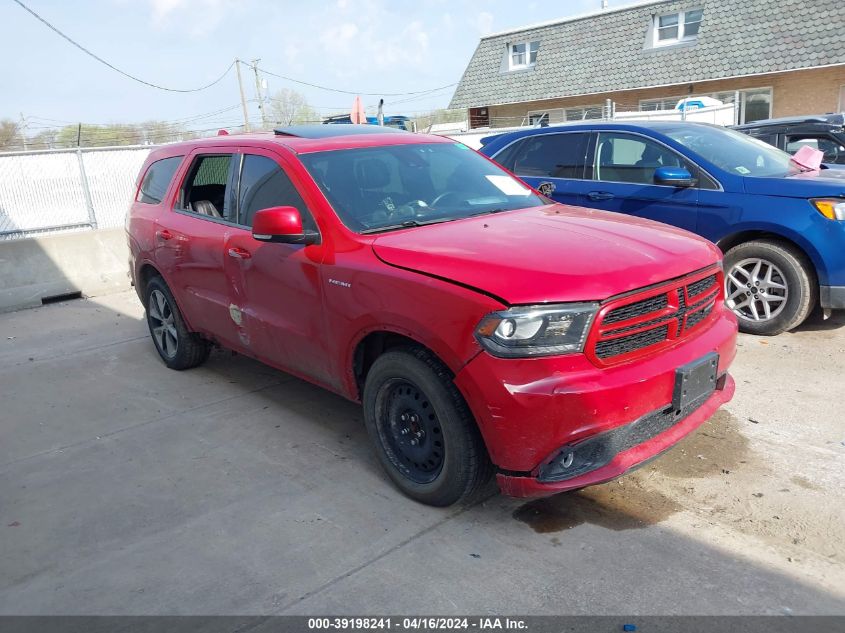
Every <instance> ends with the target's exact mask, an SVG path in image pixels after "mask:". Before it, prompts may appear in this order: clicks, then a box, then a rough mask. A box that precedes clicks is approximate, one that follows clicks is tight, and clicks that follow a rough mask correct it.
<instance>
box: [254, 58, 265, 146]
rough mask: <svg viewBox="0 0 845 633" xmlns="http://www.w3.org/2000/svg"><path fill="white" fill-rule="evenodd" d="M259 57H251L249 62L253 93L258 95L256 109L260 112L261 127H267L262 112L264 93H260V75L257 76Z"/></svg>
mask: <svg viewBox="0 0 845 633" xmlns="http://www.w3.org/2000/svg"><path fill="white" fill-rule="evenodd" d="M260 61H261V60H260V59H253V60H252V62H251V64H250V65H251V66H252V72H254V73H255V93H256V95H257V96H258V111H259V112H260V113H261V127H262V128H263V129H265V130H266V129H267V116H266V114H265V112H264V95H262V94H261V77H259V76H258V62H260Z"/></svg>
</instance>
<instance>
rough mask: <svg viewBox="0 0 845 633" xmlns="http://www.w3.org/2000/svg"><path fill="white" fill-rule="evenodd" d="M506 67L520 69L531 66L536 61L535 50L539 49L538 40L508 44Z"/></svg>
mask: <svg viewBox="0 0 845 633" xmlns="http://www.w3.org/2000/svg"><path fill="white" fill-rule="evenodd" d="M508 50H509V52H510V54H509V56H508V68H509V69H510V70H520V69H523V68H531V67H532V66H534V65H535V64H536V63H537V51H538V50H540V42H520V43H518V44H509V45H508Z"/></svg>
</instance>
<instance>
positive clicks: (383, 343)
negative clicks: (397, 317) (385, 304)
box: [350, 328, 454, 400]
mask: <svg viewBox="0 0 845 633" xmlns="http://www.w3.org/2000/svg"><path fill="white" fill-rule="evenodd" d="M398 347H419V348H422V349H424V350H425V351H426V352H428V353H429V354H431V355H432V356H433V357H434V358H436V359H437V360H438V361H440V362H441V363H443V366H444V367H446V368H447V369H448V370H449V372H450V373H451V374H452V375H453V376H454V370H453V369H452V367H451V366H450V364H449V363H448V362H446V360H444V359H443V357H442V356H441V355H440V354H438V353H437V352H436V351H435V350H433V349H432V348H431V347H430V346H428V345H426V344H425V343H423V342H422V341H420V340H418V339H417V338H415V337H413V336H411V335H410V333H408V332H403V331H400V330H398V329H388V328H380V329H376V330H372V331H370V332H367V333H365V334H364V335H363V336H362V337H361V338H360V339H359V340H358V342H357V343H356V344H355V346H354V348H353V351H352V359H351V360H352V363H351V368H350V369H351V378H352V385H353V394H354V395H355V397H356V399H358V400H360V399H361V396H362V394H363V392H364V382H365V381H366V379H367V374H368V373H369V371H370V368H371V367H372V366H373V363H374V362H375V361H376V359H377V358H378V357H379V356H381V355H382V354H384V353H385V352H387V351H390V350H392V349H396V348H398Z"/></svg>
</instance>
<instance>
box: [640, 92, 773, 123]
mask: <svg viewBox="0 0 845 633" xmlns="http://www.w3.org/2000/svg"><path fill="white" fill-rule="evenodd" d="M737 93H739V123H740V124H742V123H751V122H753V121H759V120H761V119H769V118H771V116H772V89H771V88H746V89H745V90H729V91H725V92H711V93H707V94H698V95H685V96H677V97H661V98H659V99H641V100H640V112H652V111H655V110H674V109H675V106H677V105H678V102H679V101H680V100H681V99H685V98H691V97H713V98H714V99H718V100H719V101H721V102H722V103H733V102H734V101H735V100H736V96H737Z"/></svg>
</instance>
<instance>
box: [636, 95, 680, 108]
mask: <svg viewBox="0 0 845 633" xmlns="http://www.w3.org/2000/svg"><path fill="white" fill-rule="evenodd" d="M681 99H683V97H661V98H660V99H640V112H652V111H654V110H674V109H675V106H676V105H678V101H680V100H681Z"/></svg>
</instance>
